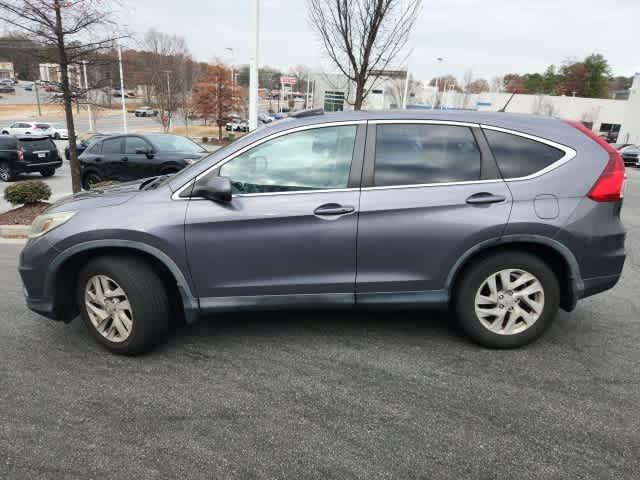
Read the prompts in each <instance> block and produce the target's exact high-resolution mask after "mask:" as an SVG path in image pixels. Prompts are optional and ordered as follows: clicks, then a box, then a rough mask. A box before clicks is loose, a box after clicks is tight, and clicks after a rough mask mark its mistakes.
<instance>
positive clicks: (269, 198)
mask: <svg viewBox="0 0 640 480" xmlns="http://www.w3.org/2000/svg"><path fill="white" fill-rule="evenodd" d="M364 134H365V129H364V126H360V127H359V126H358V125H355V124H346V125H339V126H326V127H317V126H316V127H314V128H304V129H296V131H294V132H292V133H285V134H282V133H281V134H276V135H275V138H273V137H270V138H267V139H264V140H260V141H259V142H258V143H259V144H257V145H255V146H251V147H249V148H247V149H243V150H242V151H240V152H239V154H235V155H234V156H232V157H231V159H230V160H223V161H222V162H221V164H220V165H221V166H218V167H216V169H215V170H213V171H211V172H209V173H208V174H206V175H218V174H219V175H221V176H226V177H228V178H229V179H230V180H231V184H232V188H233V199H232V201H231V202H230V203H228V204H219V203H215V202H211V201H209V200H203V199H191V200H190V201H189V206H188V208H187V216H186V226H185V233H186V247H187V255H188V259H189V265H190V268H191V272H192V275H193V280H194V282H195V284H196V287H197V290H198V295H199V296H200V302H201V308H203V309H204V310H206V309H216V308H225V307H227V306H234V307H238V306H255V305H260V306H270V305H281V304H282V305H285V304H287V305H291V304H305V303H307V302H311V303H322V302H326V303H353V301H354V288H355V272H356V227H357V213H358V208H359V188H358V187H359V182H360V170H361V161H362V152H363V148H364ZM357 145H361V147H356V146H357ZM352 158H353V159H355V160H354V161H353V162H352ZM352 164H353V166H352ZM206 175H205V177H206Z"/></svg>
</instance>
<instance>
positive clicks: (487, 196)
mask: <svg viewBox="0 0 640 480" xmlns="http://www.w3.org/2000/svg"><path fill="white" fill-rule="evenodd" d="M506 199H507V198H506V197H505V196H504V195H494V194H493V193H489V192H480V193H474V194H473V195H471V196H470V197H469V198H467V203H470V204H471V205H476V204H482V203H500V202H504V201H505V200H506Z"/></svg>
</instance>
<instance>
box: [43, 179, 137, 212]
mask: <svg viewBox="0 0 640 480" xmlns="http://www.w3.org/2000/svg"><path fill="white" fill-rule="evenodd" d="M145 180H148V179H145V178H143V179H140V180H135V181H133V182H127V183H119V184H117V185H114V186H112V187H106V188H97V189H95V190H89V191H86V192H79V193H75V194H73V195H69V196H68V197H64V198H62V199H60V200H58V201H57V202H55V203H54V204H53V205H51V206H50V207H49V208H47V212H48V213H51V212H69V211H77V210H84V209H88V208H100V207H110V206H113V205H120V204H122V203H124V202H127V201H129V200H131V199H132V198H133V197H135V196H136V195H138V193H140V185H141V184H142V183H143V182H144V181H145Z"/></svg>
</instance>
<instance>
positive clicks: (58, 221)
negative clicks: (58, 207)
mask: <svg viewBox="0 0 640 480" xmlns="http://www.w3.org/2000/svg"><path fill="white" fill-rule="evenodd" d="M75 213H76V212H59V213H45V214H44V215H39V216H37V217H36V219H35V220H34V221H33V223H32V224H31V228H30V229H29V238H36V237H40V236H42V235H44V234H45V233H47V232H48V231H49V230H52V229H54V228H56V227H58V226H60V225H62V224H63V223H64V222H66V221H67V220H69V219H70V218H71V217H73V216H74V215H75Z"/></svg>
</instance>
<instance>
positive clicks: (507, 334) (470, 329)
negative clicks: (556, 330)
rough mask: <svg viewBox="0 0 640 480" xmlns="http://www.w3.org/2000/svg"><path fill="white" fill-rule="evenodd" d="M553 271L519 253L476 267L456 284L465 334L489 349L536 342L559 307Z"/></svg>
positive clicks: (496, 257)
mask: <svg viewBox="0 0 640 480" xmlns="http://www.w3.org/2000/svg"><path fill="white" fill-rule="evenodd" d="M559 289H560V287H559V284H558V279H557V277H556V275H555V274H554V273H553V271H552V270H551V269H550V268H549V266H547V264H545V263H544V262H543V261H541V260H540V259H539V258H538V257H535V256H533V255H529V254H526V253H521V252H509V253H505V254H502V255H494V256H491V257H488V258H485V259H482V260H480V261H478V262H476V263H474V264H472V265H471V266H470V267H469V268H468V269H467V270H466V272H465V273H464V274H463V277H462V279H461V281H460V283H459V285H458V289H457V292H456V296H455V302H454V303H455V309H456V313H457V316H458V320H459V321H460V324H461V325H462V328H463V329H464V331H465V332H466V333H467V334H468V335H469V336H470V337H471V338H472V339H473V340H474V341H476V342H477V343H479V344H480V345H484V346H486V347H491V348H515V347H520V346H523V345H526V344H528V343H530V342H532V341H534V340H535V339H537V338H538V337H539V336H540V335H542V333H543V332H544V331H545V330H546V329H547V327H548V326H549V325H550V324H551V322H552V321H553V319H554V318H555V316H556V314H557V313H558V307H559V303H560V295H559Z"/></svg>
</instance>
